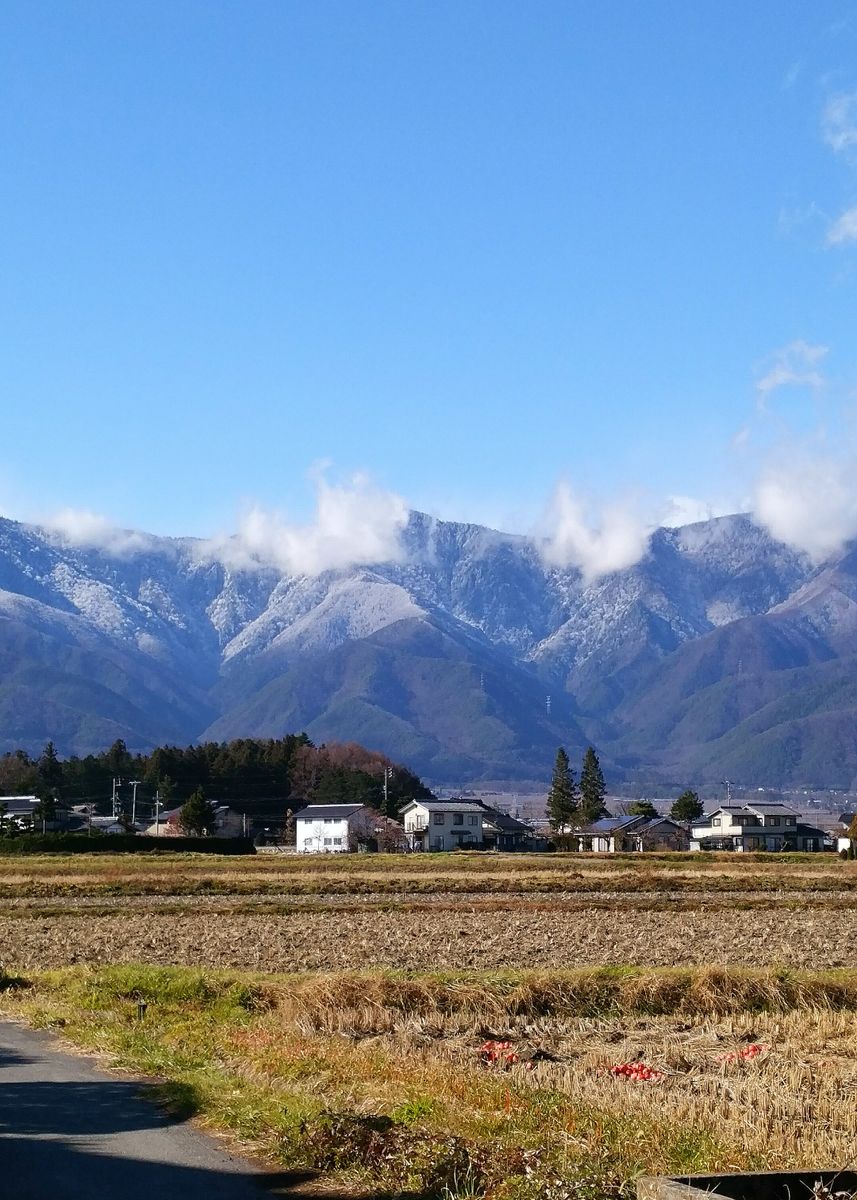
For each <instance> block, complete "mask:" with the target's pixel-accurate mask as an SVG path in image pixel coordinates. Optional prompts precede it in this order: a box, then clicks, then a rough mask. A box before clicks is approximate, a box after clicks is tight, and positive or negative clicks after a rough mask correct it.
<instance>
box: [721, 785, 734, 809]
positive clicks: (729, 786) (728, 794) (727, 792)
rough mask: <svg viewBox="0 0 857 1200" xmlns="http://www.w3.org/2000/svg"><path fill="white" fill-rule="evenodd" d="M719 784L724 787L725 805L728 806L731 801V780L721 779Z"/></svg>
mask: <svg viewBox="0 0 857 1200" xmlns="http://www.w3.org/2000/svg"><path fill="white" fill-rule="evenodd" d="M720 782H721V783H722V784H725V786H726V803H727V804H729V802H730V801H731V799H732V780H731V779H721V780H720Z"/></svg>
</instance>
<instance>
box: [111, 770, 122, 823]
mask: <svg viewBox="0 0 857 1200" xmlns="http://www.w3.org/2000/svg"><path fill="white" fill-rule="evenodd" d="M121 786H122V780H121V779H114V780H113V795H112V797H111V803H112V805H113V820H114V821H115V820H116V818H117V817H118V815H119V812H118V809H119V793H118V790H117V789H118V788H120V787H121Z"/></svg>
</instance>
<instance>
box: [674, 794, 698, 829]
mask: <svg viewBox="0 0 857 1200" xmlns="http://www.w3.org/2000/svg"><path fill="white" fill-rule="evenodd" d="M670 816H671V817H672V818H673V819H674V820H676V821H688V822H690V821H698V820H699V818H700V817H701V816H702V801H701V800H700V798H699V796H698V795H697V794H696V792H692V791H691V790H690V788H687V789H686V790H685V791H683V792H682V794H681V795H680V796H679V798H678V800H676V802H675V804H674V805H673V806H672V808H671V809H670Z"/></svg>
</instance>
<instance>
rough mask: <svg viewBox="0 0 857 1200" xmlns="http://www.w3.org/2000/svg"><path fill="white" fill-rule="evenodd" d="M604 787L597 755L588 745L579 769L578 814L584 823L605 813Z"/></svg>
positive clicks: (588, 822)
mask: <svg viewBox="0 0 857 1200" xmlns="http://www.w3.org/2000/svg"><path fill="white" fill-rule="evenodd" d="M605 793H606V788H605V786H604V776H603V774H602V773H601V764H600V763H599V761H598V755H597V754H596V753H595V750H594V749H593V747H592V746H589V747H588V749H587V751H586V753H585V754H584V756H583V766H582V767H581V769H580V810H579V812H578V816H579V818H580V820H581V821H582V822H583V824H585V825H591V824H592V822H593V821H597V820H598V818H599V817H603V816H605V815H606V813H607V809H606V807H605V804H604V796H605Z"/></svg>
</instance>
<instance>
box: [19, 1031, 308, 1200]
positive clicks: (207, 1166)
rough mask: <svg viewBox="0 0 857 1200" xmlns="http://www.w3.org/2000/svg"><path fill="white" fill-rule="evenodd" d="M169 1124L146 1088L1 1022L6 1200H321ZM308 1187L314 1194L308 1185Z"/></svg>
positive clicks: (294, 1179) (298, 1183)
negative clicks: (274, 1198)
mask: <svg viewBox="0 0 857 1200" xmlns="http://www.w3.org/2000/svg"><path fill="white" fill-rule="evenodd" d="M308 1180H309V1177H307V1176H297V1175H293V1174H287V1175H283V1174H270V1173H266V1172H265V1171H263V1170H261V1169H259V1168H258V1167H255V1166H254V1165H253V1164H252V1163H249V1162H246V1161H243V1160H242V1159H240V1158H236V1157H234V1156H233V1155H231V1154H229V1153H228V1152H227V1151H226V1150H225V1149H224V1147H223V1146H222V1145H221V1144H220V1143H219V1142H218V1141H216V1140H215V1139H214V1138H211V1137H208V1136H207V1135H206V1134H204V1133H202V1132H201V1131H200V1130H197V1129H195V1128H194V1127H193V1126H191V1125H187V1124H185V1123H183V1122H181V1121H177V1120H175V1119H174V1118H171V1117H170V1116H169V1115H167V1114H165V1113H164V1112H162V1111H161V1110H160V1109H159V1108H158V1107H157V1106H156V1105H155V1103H154V1102H153V1101H152V1100H151V1099H148V1098H147V1097H146V1088H145V1085H144V1084H142V1083H139V1082H135V1081H134V1080H128V1079H125V1078H122V1077H121V1076H117V1075H112V1074H110V1073H108V1072H106V1071H104V1070H102V1069H100V1068H99V1067H98V1066H96V1065H94V1064H93V1063H92V1062H91V1061H90V1060H89V1059H86V1058H83V1057H77V1056H76V1055H73V1054H67V1053H64V1052H63V1050H62V1049H60V1048H59V1046H58V1045H57V1042H56V1040H55V1039H54V1038H52V1037H51V1036H50V1035H49V1034H45V1033H40V1032H34V1031H32V1030H29V1029H25V1028H22V1027H21V1026H18V1025H14V1024H10V1023H7V1022H0V1196H2V1197H4V1198H5V1197H8V1198H9V1200H113V1198H114V1197H115V1198H116V1200H172V1198H173V1197H176V1198H177V1200H251V1198H252V1200H264V1197H265V1196H266V1195H268V1196H270V1195H280V1196H283V1195H285V1196H291V1197H293V1198H294V1200H297V1197H299V1196H301V1195H305V1196H307V1197H309V1196H312V1198H313V1200H322V1196H323V1193H322V1192H320V1191H318V1190H317V1187H316V1185H314V1184H313V1183H311V1182H308ZM305 1183H308V1190H307V1191H305V1190H304V1187H303V1185H304V1184H305Z"/></svg>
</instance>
